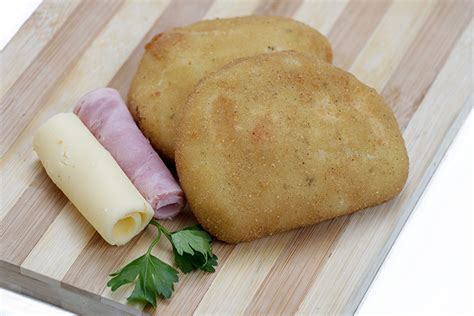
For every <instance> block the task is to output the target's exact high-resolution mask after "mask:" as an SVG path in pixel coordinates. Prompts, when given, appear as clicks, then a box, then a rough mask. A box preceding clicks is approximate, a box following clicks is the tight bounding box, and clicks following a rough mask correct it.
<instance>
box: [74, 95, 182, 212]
mask: <svg viewBox="0 0 474 316" xmlns="http://www.w3.org/2000/svg"><path fill="white" fill-rule="evenodd" d="M74 113H76V114H77V116H79V118H80V119H81V121H82V122H83V123H84V124H85V125H86V126H87V128H89V130H90V131H91V132H92V134H94V136H95V137H96V138H97V140H98V141H99V142H100V143H101V144H102V146H104V148H105V149H107V150H108V151H109V152H110V154H111V155H112V156H113V157H114V158H115V160H116V161H117V163H118V164H119V166H120V167H121V168H122V169H123V171H124V172H125V174H126V175H127V176H128V177H129V178H130V180H131V181H132V183H133V184H134V185H135V187H136V188H137V189H138V191H140V193H141V194H142V195H143V196H144V197H145V199H147V200H148V202H150V204H151V206H152V207H153V208H154V209H155V217H156V218H159V219H164V218H171V217H173V216H175V215H176V214H178V213H179V211H180V210H181V208H182V207H183V205H184V198H183V191H182V190H181V188H180V187H179V185H178V183H177V182H176V180H175V179H174V177H173V175H172V174H171V172H170V171H169V170H168V168H167V167H166V166H165V164H164V163H163V161H162V160H161V159H160V157H159V156H158V154H157V153H156V152H155V151H154V150H153V148H152V147H151V145H150V142H149V141H148V140H147V139H146V138H145V137H144V136H143V134H142V133H141V131H140V130H139V129H138V127H137V125H136V124H135V122H134V120H133V118H132V115H131V114H130V112H129V111H128V109H127V106H126V105H125V103H124V102H123V100H122V98H121V96H120V94H119V93H118V92H117V91H116V90H115V89H111V88H101V89H97V90H94V91H92V92H89V93H88V94H87V95H85V96H84V97H82V98H81V99H80V100H79V102H78V103H77V105H76V107H75V109H74Z"/></svg>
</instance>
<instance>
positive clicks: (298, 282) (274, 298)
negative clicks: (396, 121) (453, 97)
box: [246, 0, 430, 314]
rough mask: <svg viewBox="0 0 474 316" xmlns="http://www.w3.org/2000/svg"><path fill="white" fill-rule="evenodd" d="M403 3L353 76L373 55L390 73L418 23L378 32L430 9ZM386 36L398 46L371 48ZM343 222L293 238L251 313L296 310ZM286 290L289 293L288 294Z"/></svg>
mask: <svg viewBox="0 0 474 316" xmlns="http://www.w3.org/2000/svg"><path fill="white" fill-rule="evenodd" d="M406 4H407V2H405V1H403V0H400V1H395V2H394V3H393V5H392V6H391V7H390V8H389V10H388V11H387V12H386V14H385V16H384V17H383V19H382V20H381V22H380V24H379V25H378V27H377V29H376V30H375V31H374V33H373V35H372V37H371V38H370V39H369V41H364V42H366V43H367V44H366V46H365V47H364V48H363V49H362V51H361V53H360V54H359V56H358V57H357V59H356V61H355V63H354V65H353V68H356V69H358V73H355V75H356V76H362V77H368V78H370V74H371V72H372V69H371V68H363V67H358V63H360V64H366V63H369V62H370V61H371V60H374V59H378V60H379V63H380V64H381V65H383V66H385V68H383V69H379V71H380V72H381V73H383V74H385V76H386V77H387V78H388V77H390V75H391V74H392V73H393V71H394V70H395V67H390V66H391V64H390V61H392V60H394V59H396V58H397V56H401V55H403V53H404V51H405V50H406V49H407V48H408V46H409V44H410V43H411V41H412V38H414V37H415V35H416V32H418V30H419V27H418V28H415V27H413V28H411V31H412V32H415V33H414V34H411V35H410V34H409V33H408V32H407V33H406V34H405V36H403V37H401V36H398V35H392V34H391V33H390V32H388V33H386V34H384V35H385V36H381V35H380V34H381V32H387V31H391V30H390V27H389V25H398V24H399V23H404V22H406V21H407V20H420V19H421V20H423V17H424V16H427V13H426V11H428V12H429V9H430V8H429V6H428V7H426V6H425V5H423V6H421V5H420V4H422V3H421V2H420V3H416V2H412V3H411V6H412V7H410V10H407V9H408V8H407V7H405V6H406ZM416 4H418V7H415V5H416ZM418 8H419V9H422V8H424V10H417V9H418ZM401 10H407V11H406V12H405V14H400V12H401ZM407 16H408V17H407ZM410 26H411V25H408V26H407V27H410ZM420 27H421V26H420ZM392 37H393V38H392ZM387 40H388V41H391V42H392V43H391V45H393V47H398V48H399V49H398V50H390V49H387V50H386V51H384V52H383V53H382V52H380V51H379V50H377V49H373V48H374V47H380V46H383V45H384V43H385V42H386V41H387ZM400 50H401V52H400ZM398 60H400V58H398ZM377 80H378V78H375V79H373V80H372V81H371V82H369V83H368V84H369V85H370V84H372V83H374V82H375V83H376V82H377ZM346 224H347V217H343V218H338V219H334V220H332V221H328V222H325V223H323V224H320V225H316V227H319V226H323V227H324V228H323V229H322V230H320V229H309V230H305V234H304V235H303V236H300V237H298V238H297V239H295V241H294V243H292V244H291V246H290V247H289V249H287V250H286V251H284V252H283V253H282V255H281V258H279V260H278V261H277V264H275V266H274V267H273V268H272V271H271V272H270V273H269V275H268V277H267V278H266V279H265V281H264V283H263V284H262V286H261V288H260V289H259V291H258V293H257V296H256V297H254V299H253V300H252V302H251V303H250V304H249V306H248V307H247V309H246V312H247V313H250V314H262V313H263V312H264V311H270V312H271V313H279V312H281V311H283V310H284V311H285V313H295V312H296V311H297V309H298V307H299V305H300V304H301V302H302V301H303V300H304V297H305V295H306V290H307V289H308V288H309V287H310V286H311V284H312V283H313V281H314V279H315V278H316V276H317V273H318V270H319V268H320V266H323V265H324V264H323V261H324V260H326V259H327V256H329V255H330V252H331V251H332V249H333V248H334V245H333V242H334V241H335V240H336V239H337V237H338V235H339V234H340V233H341V232H342V231H343V230H344V229H345V226H346ZM295 245H296V246H295ZM315 245H317V246H315ZM302 258H304V259H302ZM308 261H309V262H311V264H310V265H308V264H307V263H306V262H308ZM281 275H288V276H289V278H290V279H292V280H294V281H292V282H284V283H280V282H281V280H282V279H281ZM291 276H293V277H291ZM275 285H276V286H275ZM288 293H292V294H291V295H288Z"/></svg>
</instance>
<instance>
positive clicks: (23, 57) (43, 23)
mask: <svg viewBox="0 0 474 316" xmlns="http://www.w3.org/2000/svg"><path fill="white" fill-rule="evenodd" d="M79 3H80V1H79V0H70V1H58V0H46V1H44V2H42V3H41V4H40V5H39V7H38V8H37V9H36V11H35V12H34V13H33V14H32V15H31V16H30V18H29V19H28V20H27V21H26V22H25V24H23V26H22V27H21V28H20V30H19V31H18V32H17V35H16V36H14V37H13V38H12V39H11V41H10V42H9V43H8V44H7V46H6V47H5V48H4V49H3V50H2V51H1V52H0V73H1V74H2V80H1V84H0V98H2V97H3V96H4V94H5V92H6V91H7V90H8V89H10V87H11V86H12V85H13V83H14V82H15V81H16V80H17V79H18V77H19V76H20V75H21V74H22V73H23V72H24V71H25V69H26V68H27V67H28V66H29V65H30V64H31V63H32V61H33V60H35V59H36V58H37V56H38V54H39V53H40V52H41V50H42V49H43V48H44V47H45V46H46V45H47V44H48V43H49V41H50V40H51V39H52V37H53V36H54V34H56V32H57V31H58V30H59V29H60V28H61V27H62V26H63V25H64V23H65V22H66V21H67V20H68V18H69V17H70V15H71V14H72V13H73V12H74V10H75V9H76V8H77V6H78V5H79Z"/></svg>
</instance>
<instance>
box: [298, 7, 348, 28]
mask: <svg viewBox="0 0 474 316" xmlns="http://www.w3.org/2000/svg"><path fill="white" fill-rule="evenodd" d="M348 3H349V0H338V1H319V0H306V1H304V2H303V3H302V4H301V6H300V8H299V9H298V11H297V12H296V13H295V15H294V18H295V19H296V20H299V21H301V22H303V23H306V24H308V25H309V26H311V27H313V28H315V29H317V30H318V31H319V32H320V33H322V34H324V35H327V34H328V33H329V31H330V30H331V27H332V26H333V25H334V23H335V22H336V19H337V18H338V17H339V15H340V14H341V13H342V11H343V10H344V8H345V7H346V5H347V4H348Z"/></svg>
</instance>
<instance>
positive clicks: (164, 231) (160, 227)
mask: <svg viewBox="0 0 474 316" xmlns="http://www.w3.org/2000/svg"><path fill="white" fill-rule="evenodd" d="M150 224H152V225H153V226H155V227H156V228H158V230H159V231H160V232H162V233H163V234H165V236H166V238H167V239H168V240H169V241H171V233H170V231H169V230H167V229H166V228H165V227H164V226H162V225H161V224H160V223H158V222H157V221H156V220H154V219H152V220H151V221H150Z"/></svg>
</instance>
